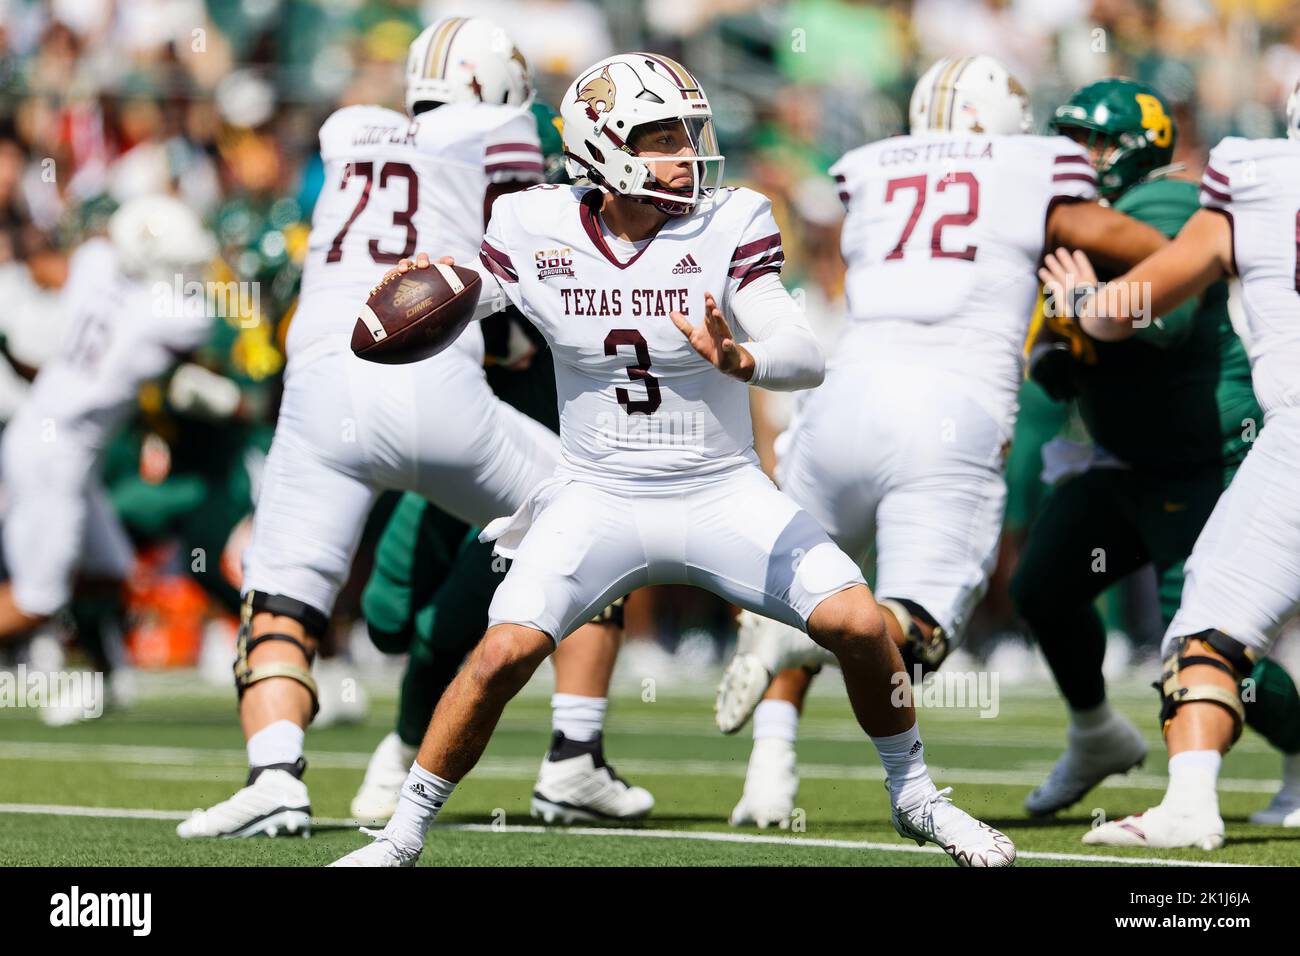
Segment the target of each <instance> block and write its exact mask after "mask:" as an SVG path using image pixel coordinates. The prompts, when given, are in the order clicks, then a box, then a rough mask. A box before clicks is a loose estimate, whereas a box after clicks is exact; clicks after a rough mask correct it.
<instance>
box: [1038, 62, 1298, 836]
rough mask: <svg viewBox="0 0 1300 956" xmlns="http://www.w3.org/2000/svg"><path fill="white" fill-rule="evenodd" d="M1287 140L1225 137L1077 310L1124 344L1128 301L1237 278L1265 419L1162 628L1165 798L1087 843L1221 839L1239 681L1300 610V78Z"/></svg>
mask: <svg viewBox="0 0 1300 956" xmlns="http://www.w3.org/2000/svg"><path fill="white" fill-rule="evenodd" d="M1287 137H1288V138H1287V139H1262V140H1246V139H1240V138H1237V137H1228V138H1227V139H1224V140H1223V141H1222V142H1220V143H1219V145H1218V146H1216V147H1215V148H1214V149H1213V150H1212V151H1211V153H1210V161H1209V164H1208V166H1207V167H1206V170H1205V175H1204V178H1203V179H1202V180H1201V206H1202V208H1201V211H1200V212H1198V213H1196V215H1194V216H1192V218H1191V219H1189V220H1188V221H1187V224H1186V225H1185V226H1184V227H1183V229H1182V231H1181V232H1180V233H1179V234H1178V236H1177V238H1176V239H1175V240H1174V241H1173V242H1172V243H1171V244H1170V245H1169V246H1168V247H1167V248H1166V249H1164V250H1162V251H1161V252H1159V253H1157V254H1156V255H1154V256H1152V257H1151V258H1150V259H1148V260H1147V261H1145V262H1143V263H1142V264H1140V265H1139V266H1137V267H1136V268H1134V269H1133V270H1131V271H1130V272H1128V273H1127V274H1126V275H1124V276H1121V277H1120V278H1118V279H1116V280H1115V281H1114V282H1111V283H1108V284H1106V285H1103V286H1101V287H1100V288H1099V289H1097V291H1096V294H1095V295H1094V296H1092V297H1091V299H1085V300H1084V301H1082V302H1081V304H1080V308H1079V310H1078V314H1079V318H1080V322H1081V324H1082V326H1083V328H1084V330H1085V331H1086V332H1087V333H1088V334H1089V335H1091V336H1093V337H1094V338H1097V339H1102V340H1116V339H1122V338H1125V337H1127V336H1128V335H1131V334H1132V333H1133V330H1134V324H1133V312H1132V307H1131V303H1132V302H1146V301H1149V305H1150V311H1151V312H1152V313H1154V314H1156V315H1159V314H1162V313H1164V312H1166V311H1168V309H1170V308H1172V307H1174V306H1176V305H1178V303H1180V302H1182V301H1183V300H1185V299H1187V298H1189V297H1191V296H1194V295H1199V294H1200V293H1201V292H1202V291H1204V290H1205V289H1206V288H1207V287H1208V286H1209V285H1210V284H1211V283H1213V282H1216V281H1218V280H1219V279H1221V278H1223V277H1224V276H1232V275H1235V276H1237V277H1238V278H1240V280H1241V290H1242V304H1243V306H1244V311H1245V318H1246V328H1245V330H1244V332H1243V335H1242V338H1243V339H1244V340H1245V344H1246V349H1247V353H1248V354H1249V356H1250V365H1251V377H1252V379H1253V380H1254V384H1255V395H1256V397H1257V398H1258V399H1259V403H1260V406H1261V407H1262V408H1263V409H1264V422H1265V427H1264V428H1263V429H1262V430H1261V431H1260V433H1259V437H1258V438H1257V439H1256V440H1255V443H1254V446H1253V447H1252V448H1251V450H1250V454H1249V455H1247V456H1246V460H1245V461H1244V462H1243V463H1242V465H1241V468H1240V470H1238V472H1237V474H1236V476H1235V477H1234V478H1233V479H1232V484H1230V485H1229V486H1228V490H1227V491H1225V492H1224V493H1223V495H1222V497H1220V498H1219V501H1218V504H1216V505H1215V507H1214V511H1213V512H1212V513H1211V515H1210V519H1209V521H1208V522H1207V523H1206V525H1205V527H1204V528H1203V529H1202V530H1201V534H1200V537H1198V538H1197V539H1196V546H1195V547H1194V548H1193V550H1192V554H1191V557H1189V558H1188V559H1187V583H1186V584H1185V585H1184V587H1183V595H1182V604H1181V606H1180V607H1179V609H1178V613H1177V614H1176V615H1175V616H1174V619H1173V621H1172V622H1171V623H1170V625H1169V629H1168V630H1167V631H1166V632H1165V638H1164V645H1163V647H1162V655H1163V657H1164V663H1163V665H1162V668H1161V670H1162V672H1161V675H1160V681H1161V686H1160V690H1161V698H1162V707H1161V714H1160V717H1161V723H1162V724H1163V727H1164V734H1165V742H1166V744H1167V745H1168V748H1169V786H1168V790H1167V791H1166V793H1165V798H1164V800H1163V801H1161V803H1160V804H1158V805H1157V806H1155V807H1152V808H1151V809H1150V810H1147V811H1146V812H1145V813H1142V814H1139V815H1137V816H1132V817H1125V818H1123V819H1120V820H1113V821H1110V822H1108V823H1104V824H1102V825H1101V826H1099V827H1097V828H1095V829H1093V830H1090V831H1089V832H1088V833H1087V834H1085V835H1084V837H1083V842H1084V843H1093V844H1106V845H1111V846H1149V847H1162V848H1168V847H1200V848H1201V849H1205V850H1213V849H1217V848H1218V847H1220V846H1222V845H1223V837H1224V826H1223V819H1222V817H1221V816H1220V815H1219V801H1218V794H1217V782H1218V774H1219V768H1220V765H1221V762H1222V755H1223V754H1224V753H1226V752H1227V751H1228V749H1229V748H1231V746H1232V745H1233V744H1234V743H1235V742H1236V740H1237V737H1238V736H1239V735H1240V734H1241V728H1242V724H1243V721H1244V708H1243V706H1242V701H1241V693H1242V686H1243V685H1242V681H1243V680H1244V679H1245V678H1246V677H1248V676H1249V675H1250V672H1251V669H1252V667H1253V666H1254V662H1255V661H1256V660H1258V659H1259V658H1260V657H1261V656H1263V655H1266V654H1267V653H1268V652H1269V650H1270V648H1271V647H1272V643H1273V641H1274V639H1275V638H1276V637H1277V633H1278V631H1279V629H1280V628H1281V626H1282V624H1283V623H1284V622H1285V621H1286V620H1287V619H1288V618H1290V617H1291V616H1293V615H1294V614H1295V613H1296V611H1297V610H1298V609H1300V490H1298V489H1297V485H1296V480H1295V475H1296V469H1297V467H1300V259H1297V255H1298V254H1300V232H1298V231H1297V230H1298V229H1300V86H1297V88H1296V90H1295V91H1294V92H1292V94H1291V98H1290V100H1289V101H1288V103H1287ZM1042 275H1043V279H1044V281H1047V282H1049V283H1050V284H1052V285H1053V287H1054V288H1055V289H1060V290H1081V291H1084V292H1085V293H1086V292H1088V291H1091V290H1092V289H1093V288H1095V287H1096V275H1095V273H1094V272H1093V269H1092V266H1091V264H1090V263H1089V261H1088V258H1087V256H1085V255H1083V254H1082V253H1080V252H1077V251H1076V252H1073V253H1070V252H1067V251H1066V250H1064V249H1062V250H1060V251H1059V252H1058V253H1057V254H1055V255H1053V256H1050V257H1048V259H1047V260H1046V268H1045V269H1044V270H1043V273H1042ZM1062 294H1064V292H1062ZM1134 297H1136V298H1134Z"/></svg>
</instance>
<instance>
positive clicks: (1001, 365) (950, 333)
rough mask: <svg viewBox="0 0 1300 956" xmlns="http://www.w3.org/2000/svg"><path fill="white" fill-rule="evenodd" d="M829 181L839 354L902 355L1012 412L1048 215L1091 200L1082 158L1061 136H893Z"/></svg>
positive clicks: (853, 158) (1093, 180)
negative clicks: (936, 366)
mask: <svg viewBox="0 0 1300 956" xmlns="http://www.w3.org/2000/svg"><path fill="white" fill-rule="evenodd" d="M831 172H832V174H834V176H835V179H836V182H837V183H838V185H839V190H840V198H841V199H842V200H843V201H844V203H845V206H846V209H847V215H846V218H845V222H844V230H843V236H842V240H841V250H842V252H843V254H844V261H845V263H846V265H847V266H848V275H847V278H846V295H847V299H848V308H849V314H850V318H851V320H852V321H853V322H854V323H855V325H856V326H857V328H855V329H853V330H851V331H850V333H849V336H848V337H846V339H845V340H844V341H843V342H842V343H841V349H842V350H843V349H854V348H860V349H876V348H879V347H880V345H881V344H882V342H885V341H888V342H892V343H896V344H897V345H899V346H900V347H902V348H907V347H913V348H915V349H916V350H918V351H920V352H924V354H925V355H926V356H927V357H928V358H927V361H930V362H942V361H945V359H947V360H950V361H951V364H952V365H953V368H954V369H955V370H956V371H959V372H963V373H965V374H968V375H970V376H972V377H975V378H983V379H985V380H986V381H987V382H988V384H989V385H990V386H991V387H992V388H993V390H994V391H995V392H996V393H997V394H998V395H1000V396H1001V398H1000V399H999V401H1000V402H1001V403H1002V404H1003V405H1006V404H1007V402H1008V401H1009V402H1011V403H1012V404H1011V405H1010V406H1008V407H1011V408H1013V407H1014V404H1013V403H1014V399H1015V392H1016V389H1017V387H1018V385H1019V377H1020V373H1021V361H1022V347H1023V344H1024V340H1025V335H1026V334H1027V331H1028V324H1029V320H1030V317H1031V316H1032V314H1033V309H1034V303H1035V300H1036V297H1037V295H1038V279H1037V278H1036V276H1035V270H1036V267H1037V263H1038V260H1039V258H1040V256H1041V255H1042V251H1043V242H1044V226H1045V223H1046V221H1047V215H1048V212H1049V211H1050V209H1051V208H1052V206H1053V204H1054V203H1057V202H1062V201H1078V200H1090V199H1093V198H1095V196H1096V185H1097V175H1096V173H1095V172H1094V171H1093V168H1092V164H1091V163H1090V162H1089V160H1088V154H1087V153H1086V151H1085V150H1084V149H1083V148H1082V147H1081V146H1079V145H1077V144H1076V143H1074V142H1072V141H1070V140H1069V139H1066V138H1065V137H1060V136H944V137H935V136H899V137H894V138H892V139H887V140H882V141H880V142H878V143H872V144H870V145H868V146H863V147H861V148H859V149H855V150H853V151H852V152H850V153H848V154H846V155H845V156H844V157H843V158H842V159H841V160H840V161H839V162H838V163H836V164H835V165H834V167H832V169H831ZM864 327H871V328H870V329H868V328H864Z"/></svg>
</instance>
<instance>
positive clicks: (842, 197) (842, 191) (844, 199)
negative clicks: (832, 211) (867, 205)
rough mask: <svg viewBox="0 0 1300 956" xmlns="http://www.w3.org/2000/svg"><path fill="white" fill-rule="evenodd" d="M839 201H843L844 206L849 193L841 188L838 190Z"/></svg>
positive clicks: (847, 201) (846, 203) (847, 202)
mask: <svg viewBox="0 0 1300 956" xmlns="http://www.w3.org/2000/svg"><path fill="white" fill-rule="evenodd" d="M840 202H842V203H844V205H846V206H847V205H848V204H849V194H848V193H846V192H845V191H844V190H842V189H841V190H840Z"/></svg>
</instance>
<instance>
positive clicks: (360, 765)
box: [0, 741, 1281, 794]
mask: <svg viewBox="0 0 1300 956" xmlns="http://www.w3.org/2000/svg"><path fill="white" fill-rule="evenodd" d="M247 759H248V758H247V756H246V755H245V753H244V751H242V750H217V749H210V748H202V747H161V746H147V745H126V744H74V743H64V744H60V743H45V742H43V743H35V742H26V741H0V760H33V761H45V762H57V763H83V762H94V763H113V764H118V765H119V766H128V767H147V768H150V769H149V770H146V771H144V772H142V773H132V774H131V775H133V776H141V777H156V778H163V779H205V780H206V779H211V778H212V776H213V773H212V772H211V771H212V770H214V769H216V770H220V769H222V768H229V769H230V770H232V771H234V770H240V769H242V768H243V767H245V766H246V761H247ZM369 759H370V754H369V753H362V752H355V751H354V752H347V751H330V750H322V751H311V752H309V753H308V755H307V763H308V765H309V766H310V767H315V768H318V769H321V770H364V769H365V767H366V764H367V762H368V761H369ZM746 759H747V756H742V757H737V759H735V760H661V759H656V758H642V759H624V760H618V761H617V765H618V767H619V769H620V771H624V772H626V773H628V774H651V775H660V776H681V775H687V774H689V775H692V776H714V777H744V775H745V762H746ZM540 760H541V757H540V755H539V756H538V757H536V758H534V757H487V758H485V759H484V760H482V761H481V762H480V763H479V765H478V766H477V767H476V768H475V769H474V773H475V774H476V775H477V776H480V777H494V778H497V779H508V780H531V779H533V777H534V776H536V774H537V766H538V763H539V762H540ZM164 766H170V767H192V768H202V769H196V770H195V772H194V773H193V774H192V775H191V776H187V775H186V774H184V773H181V772H175V773H173V772H170V771H162V770H159V769H158V768H160V767H164ZM930 769H931V772H932V774H933V775H934V777H935V778H936V780H938V781H939V782H940V783H942V784H947V783H952V784H970V785H975V786H983V785H991V786H1007V787H1035V786H1037V785H1038V784H1040V783H1042V782H1043V779H1044V777H1045V776H1046V774H1047V767H1046V766H1045V767H1044V768H1043V769H1041V770H1038V769H1031V770H1024V769H1021V770H989V769H973V768H969V767H945V766H942V765H938V764H932V765H931V768H930ZM799 773H800V775H801V776H802V777H804V778H805V779H809V780H867V781H879V780H883V779H884V771H883V769H882V768H881V767H879V766H872V765H870V764H863V765H860V766H852V765H848V764H815V763H808V764H801V765H800V767H799ZM235 776H238V774H232V779H234V777H235ZM1167 782H1168V778H1167V777H1165V776H1164V775H1163V774H1152V773H1130V774H1127V775H1124V776H1115V777H1111V778H1109V779H1108V780H1106V781H1104V782H1103V783H1102V787H1107V788H1118V789H1131V790H1157V791H1161V790H1164V788H1165V784H1166V783H1167ZM1280 785H1281V784H1280V781H1278V780H1273V779H1251V778H1240V777H1236V778H1234V777H1226V778H1221V779H1220V780H1219V789H1220V790H1221V791H1223V792H1227V793H1260V794H1272V793H1275V792H1277V789H1278V787H1279V786H1280Z"/></svg>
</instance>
